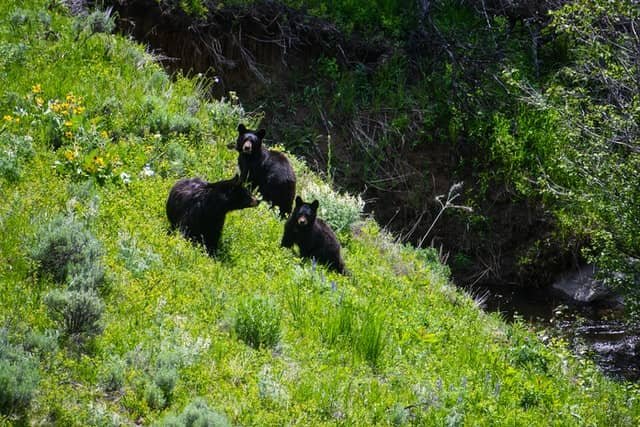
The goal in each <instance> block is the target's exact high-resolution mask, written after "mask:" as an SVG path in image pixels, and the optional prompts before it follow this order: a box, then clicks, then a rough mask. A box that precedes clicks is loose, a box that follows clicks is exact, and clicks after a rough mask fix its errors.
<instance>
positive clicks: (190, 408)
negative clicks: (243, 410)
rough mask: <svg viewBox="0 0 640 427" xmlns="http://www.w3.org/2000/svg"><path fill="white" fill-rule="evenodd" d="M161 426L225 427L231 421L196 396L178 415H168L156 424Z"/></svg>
mask: <svg viewBox="0 0 640 427" xmlns="http://www.w3.org/2000/svg"><path fill="white" fill-rule="evenodd" d="M157 425H158V426H162V427H205V426H206V427H227V426H231V423H230V422H229V420H228V419H227V417H226V416H224V415H223V414H221V413H219V412H217V411H214V410H212V409H210V408H209V406H208V405H207V402H205V400H204V399H202V398H197V399H195V400H194V401H193V402H191V403H190V404H189V405H187V407H186V408H184V411H182V413H181V414H180V415H177V416H176V415H168V416H166V417H165V418H164V419H162V420H160V422H159V423H158V424H157Z"/></svg>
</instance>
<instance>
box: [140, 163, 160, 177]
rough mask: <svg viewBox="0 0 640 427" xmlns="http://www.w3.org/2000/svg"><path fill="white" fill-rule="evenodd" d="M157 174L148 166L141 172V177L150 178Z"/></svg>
mask: <svg viewBox="0 0 640 427" xmlns="http://www.w3.org/2000/svg"><path fill="white" fill-rule="evenodd" d="M155 174H156V173H155V172H154V171H153V169H151V166H149V165H148V164H146V165H144V167H143V168H142V171H141V172H140V176H141V177H143V178H150V177H152V176H154V175H155Z"/></svg>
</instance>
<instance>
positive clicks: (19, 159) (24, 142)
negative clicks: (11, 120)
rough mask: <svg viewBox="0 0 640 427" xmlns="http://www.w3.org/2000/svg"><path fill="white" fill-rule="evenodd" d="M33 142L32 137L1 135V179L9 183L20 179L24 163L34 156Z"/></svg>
mask: <svg viewBox="0 0 640 427" xmlns="http://www.w3.org/2000/svg"><path fill="white" fill-rule="evenodd" d="M8 117H10V116H8ZM32 141H33V140H32V138H31V137H30V136H17V135H12V134H7V135H2V134H1V133H0V177H2V178H4V179H6V180H7V181H9V182H16V181H18V180H19V179H20V177H21V175H22V168H23V167H24V163H25V162H26V161H27V160H29V159H30V158H32V157H33V154H34V150H33V145H32Z"/></svg>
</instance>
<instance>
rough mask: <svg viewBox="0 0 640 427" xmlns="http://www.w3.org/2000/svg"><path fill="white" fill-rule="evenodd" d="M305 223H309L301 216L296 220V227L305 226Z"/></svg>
mask: <svg viewBox="0 0 640 427" xmlns="http://www.w3.org/2000/svg"><path fill="white" fill-rule="evenodd" d="M307 222H309V221H308V220H307V217H306V216H301V217H300V218H298V225H307Z"/></svg>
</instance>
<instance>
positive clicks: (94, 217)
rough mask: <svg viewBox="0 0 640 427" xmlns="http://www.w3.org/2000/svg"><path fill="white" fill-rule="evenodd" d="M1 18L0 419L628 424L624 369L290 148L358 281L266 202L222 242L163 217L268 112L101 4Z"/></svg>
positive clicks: (224, 163) (24, 5)
mask: <svg viewBox="0 0 640 427" xmlns="http://www.w3.org/2000/svg"><path fill="white" fill-rule="evenodd" d="M0 23H1V24H0V52H1V54H0V76H1V79H0V81H2V83H3V84H2V88H1V89H0V90H1V91H2V97H0V117H2V123H1V124H0V197H1V198H2V201H3V202H2V203H0V233H1V234H2V237H3V238H2V239H0V328H1V329H0V424H7V425H9V424H21V423H23V424H56V425H133V424H145V425H147V424H159V425H196V424H197V423H198V422H199V423H203V424H197V425H282V424H296V425H322V424H351V425H372V424H376V423H380V424H394V425H403V424H419V425H420V424H421V425H544V426H547V425H562V426H566V425H635V424H638V423H639V422H640V406H639V404H638V389H637V387H636V386H633V385H627V384H617V383H613V382H611V381H609V380H607V379H605V378H603V377H602V375H600V374H599V373H598V372H597V370H596V369H595V368H594V366H593V365H592V364H591V363H589V362H586V361H583V360H575V359H574V358H573V357H572V356H570V354H569V353H568V352H567V350H566V349H565V348H564V346H563V345H562V343H559V342H556V341H554V340H549V339H548V338H545V337H536V336H535V335H533V334H532V333H530V332H529V331H527V330H526V328H525V327H523V326H522V325H520V324H515V325H506V324H505V323H503V322H502V321H501V320H500V319H499V318H498V317H497V316H495V315H487V314H485V313H483V312H482V311H481V310H479V309H478V308H477V306H476V304H475V303H474V301H473V300H472V299H471V298H469V297H468V296H466V295H465V294H462V293H460V292H459V291H457V290H456V289H455V287H454V286H453V285H452V284H451V283H450V282H449V280H448V275H447V270H446V269H445V268H444V267H442V266H441V264H440V263H439V261H438V258H437V254H436V253H435V252H433V251H432V250H415V249H412V248H408V247H405V246H401V245H398V244H396V243H394V242H393V239H392V238H391V237H390V236H388V235H387V234H386V233H384V232H383V231H382V230H381V229H380V227H379V226H378V225H377V224H375V223H374V222H373V221H371V220H367V219H364V220H363V219H360V218H358V212H359V210H360V208H361V205H360V202H359V200H358V199H357V198H355V197H351V196H347V195H338V194H335V193H332V192H331V191H329V188H328V186H327V184H325V183H323V182H322V181H321V180H320V179H319V178H318V177H317V176H315V175H313V174H311V173H310V172H309V171H308V169H307V168H306V167H305V165H304V164H302V163H301V162H300V161H297V160H295V161H294V164H295V169H296V172H297V174H298V177H299V188H300V189H299V192H301V193H302V194H303V196H304V197H306V198H311V197H317V198H318V199H319V200H320V203H321V206H322V207H323V208H324V211H323V216H324V217H325V218H328V219H330V222H331V223H332V225H333V226H334V228H336V229H338V230H340V231H339V236H340V239H341V241H342V243H343V246H344V257H345V261H346V264H347V267H348V269H349V270H350V271H351V275H350V276H339V275H336V274H334V273H330V272H328V271H327V270H325V269H324V268H323V267H319V266H314V265H312V264H311V263H309V262H302V261H301V260H300V259H299V258H298V257H297V255H296V254H295V253H293V252H292V251H290V250H286V249H283V248H280V247H279V242H280V238H281V233H282V229H283V223H282V222H281V221H280V220H279V219H278V218H277V215H276V214H275V213H274V212H273V211H272V210H270V209H268V207H267V206H265V205H260V206H259V207H258V208H255V209H249V210H244V211H239V212H233V213H231V214H230V215H229V216H228V219H227V223H226V225H225V228H224V231H223V237H222V245H221V249H220V252H219V254H218V255H217V256H216V258H210V257H208V256H207V255H206V254H205V252H204V250H203V248H201V247H197V246H194V245H192V244H190V243H189V242H187V241H186V240H185V239H183V238H182V237H181V236H180V235H177V234H171V233H169V232H168V222H167V220H166V217H165V214H164V203H165V200H166V197H167V194H168V191H169V189H170V187H171V186H172V184H173V183H174V182H175V181H176V180H177V179H179V178H180V177H183V176H196V175H197V176H202V177H206V178H207V179H209V180H211V181H217V180H220V179H226V178H229V177H231V176H232V175H233V174H234V171H235V159H236V154H235V153H234V152H232V151H229V150H228V149H227V148H226V144H227V143H229V142H231V141H233V139H234V136H235V128H236V126H237V124H238V123H239V122H244V123H247V125H251V126H256V125H257V124H258V122H259V116H258V115H252V114H247V113H246V112H245V111H244V110H243V108H242V106H241V104H240V101H239V100H238V99H236V98H235V96H234V95H233V94H229V97H228V99H225V100H222V101H214V100H210V99H207V97H206V93H207V89H208V87H209V85H211V84H215V83H213V82H209V81H206V80H203V79H197V78H196V79H193V80H191V79H184V78H181V77H180V76H175V78H170V77H169V76H167V75H166V74H165V72H164V71H163V70H162V68H161V67H160V66H159V65H158V64H157V62H156V61H155V60H154V58H153V57H152V56H151V55H150V54H149V53H147V52H145V50H144V47H141V46H138V45H135V44H134V43H132V42H131V41H129V40H127V39H125V38H122V37H119V36H113V35H110V34H109V32H110V29H111V28H112V21H111V19H110V17H109V16H108V14H105V13H101V12H96V13H94V14H91V15H89V16H83V17H77V18H74V17H72V16H71V14H70V13H69V11H68V10H67V9H66V7H65V6H63V5H62V3H61V2H57V1H54V2H51V1H44V0H42V1H39V0H28V1H19V0H8V1H5V2H3V3H2V6H0ZM262 125H263V126H265V127H267V129H268V128H269V123H262ZM270 142H275V141H270ZM206 423H208V424H206Z"/></svg>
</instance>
